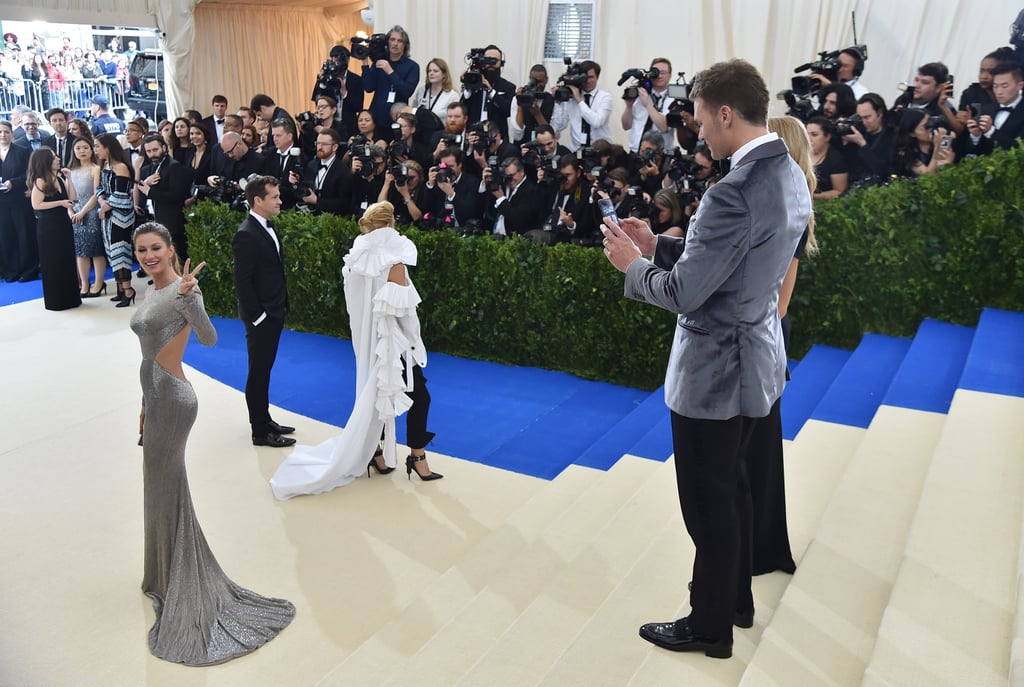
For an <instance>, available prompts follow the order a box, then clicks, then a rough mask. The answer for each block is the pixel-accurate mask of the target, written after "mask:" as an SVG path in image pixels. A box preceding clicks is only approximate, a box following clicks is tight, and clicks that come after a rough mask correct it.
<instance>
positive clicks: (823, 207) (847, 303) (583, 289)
mask: <svg viewBox="0 0 1024 687" xmlns="http://www.w3.org/2000/svg"><path fill="white" fill-rule="evenodd" d="M816 211H817V218H818V229H817V237H818V241H819V243H820V245H821V254H820V255H819V256H817V257H816V258H814V259H805V260H803V261H801V263H800V273H799V277H798V280H797V287H796V292H795V294H794V296H793V303H792V305H791V306H790V313H791V318H792V320H793V334H794V338H793V350H792V351H790V354H791V355H792V356H793V357H801V356H802V355H803V354H804V353H805V352H806V350H807V349H808V348H809V347H810V345H811V344H812V343H827V344H832V345H836V346H842V347H852V346H855V345H856V343H857V341H858V340H859V338H860V336H861V334H863V333H864V332H867V331H871V332H877V333H883V334H892V335H909V334H912V333H913V332H914V330H915V329H916V328H917V325H918V324H919V323H920V321H921V320H922V319H923V318H925V317H933V318H937V319H942V320H946V321H951V322H959V323H963V324H974V323H975V322H976V321H977V318H978V314H979V312H980V310H981V308H982V306H993V307H998V308H1005V309H1010V310H1021V309H1024V147H1019V148H1017V149H1014V150H1012V151H1005V152H999V153H996V154H994V155H992V156H989V157H984V158H978V159H976V160H966V161H964V162H962V163H960V164H959V165H956V166H954V167H949V168H946V169H943V170H942V171H941V172H940V173H939V174H936V175H933V176H929V177H923V178H921V179H918V180H916V181H909V182H898V183H895V184H893V185H891V186H887V187H882V188H873V189H866V190H860V191H854V192H852V193H850V194H849V195H847V196H846V197H844V198H840V199H837V200H833V201H826V202H822V203H818V204H817V205H816ZM242 219H243V217H242V215H241V214H239V213H232V212H230V211H229V210H228V209H227V208H226V207H224V206H221V205H215V204H211V203H208V202H203V203H200V204H199V205H198V206H196V208H195V209H194V212H193V213H192V216H191V219H190V221H189V226H188V232H189V242H190V252H191V253H192V255H194V256H196V259H197V260H198V259H203V260H206V261H207V267H206V269H204V271H203V272H202V274H201V277H202V284H203V291H204V294H205V297H206V302H207V306H208V308H209V310H210V312H211V313H213V314H216V315H222V316H227V317H235V316H236V304H235V294H234V287H233V285H232V279H231V270H232V267H231V237H232V236H233V235H234V232H235V230H236V228H237V227H238V225H239V223H240V222H241V220H242ZM275 226H276V227H277V230H278V232H279V233H280V234H281V236H282V242H283V243H284V246H285V253H286V265H285V268H286V272H287V278H288V289H289V293H290V295H291V301H292V312H291V315H290V316H289V318H288V326H289V327H291V328H294V329H299V330H302V331H309V332H318V333H323V334H330V335H332V336H339V337H348V336H349V328H348V317H347V315H346V311H345V302H344V292H343V287H342V278H341V267H342V256H344V255H345V253H346V252H347V251H348V249H349V247H350V246H351V245H352V241H353V239H354V238H355V236H356V235H357V234H358V233H359V230H358V228H357V226H356V224H355V222H354V221H352V220H350V219H346V218H339V217H333V216H320V217H316V218H313V217H310V216H306V215H297V214H294V213H290V212H289V213H285V214H283V215H282V216H281V217H280V218H279V219H278V220H277V221H276V222H275ZM404 231H406V233H407V235H408V236H409V237H410V238H411V239H412V240H413V241H414V242H415V243H416V245H417V246H418V248H419V264H418V265H417V267H415V268H414V269H413V270H412V274H413V280H414V281H415V283H416V288H417V289H418V290H419V292H420V294H421V296H422V297H423V304H422V305H421V306H420V320H421V322H422V325H423V334H424V340H425V341H426V342H427V347H428V348H429V349H430V350H433V351H439V352H444V353H451V354H453V355H460V356H465V357H471V358H480V359H485V360H493V361H497V362H502V363H506V364H514V365H528V366H534V367H544V368H550V369H557V370H564V371H566V372H571V373H573V374H577V375H580V376H582V377H587V378H592V379H602V380H606V381H609V382H614V383H617V384H626V385H630V386H635V387H641V388H648V389H652V388H655V387H657V386H658V385H659V384H661V381H662V377H663V374H664V368H665V362H666V360H667V357H668V349H669V346H670V345H671V340H672V334H673V330H674V322H675V318H674V317H673V315H671V314H670V313H667V312H664V311H662V310H659V309H657V308H653V307H651V306H647V305H644V304H640V303H635V302H632V301H627V300H626V299H624V298H623V297H622V275H621V274H619V273H618V272H617V271H615V269H614V268H612V267H611V265H609V264H608V262H607V260H605V258H604V255H603V253H602V252H601V251H600V250H596V249H593V248H580V247H577V246H571V245H558V246H553V247H546V246H541V245H537V244H533V243H530V242H527V241H523V240H520V239H510V240H506V241H495V240H492V239H490V238H487V237H477V238H460V237H458V236H456V235H455V234H453V233H451V232H424V231H419V230H416V229H408V230H404Z"/></svg>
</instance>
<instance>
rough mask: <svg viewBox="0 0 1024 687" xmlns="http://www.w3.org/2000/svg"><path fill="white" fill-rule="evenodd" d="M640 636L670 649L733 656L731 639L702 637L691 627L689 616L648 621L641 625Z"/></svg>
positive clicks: (713, 655)
mask: <svg viewBox="0 0 1024 687" xmlns="http://www.w3.org/2000/svg"><path fill="white" fill-rule="evenodd" d="M640 636H641V637H643V638H644V639H646V640H647V641H648V642H650V643H651V644H654V645H655V646H660V647H661V648H662V649H668V650H669V651H703V652H704V655H705V656H710V657H711V658H730V657H732V640H731V639H713V638H711V637H701V636H700V635H696V634H694V633H693V630H691V629H690V622H689V618H680V619H679V620H677V621H675V622H674V623H647V624H646V625H641V626H640Z"/></svg>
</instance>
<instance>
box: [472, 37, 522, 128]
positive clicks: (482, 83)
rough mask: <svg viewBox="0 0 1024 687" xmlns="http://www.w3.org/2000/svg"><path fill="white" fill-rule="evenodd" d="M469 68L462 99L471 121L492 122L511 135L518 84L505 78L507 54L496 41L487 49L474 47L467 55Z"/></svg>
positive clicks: (474, 122)
mask: <svg viewBox="0 0 1024 687" xmlns="http://www.w3.org/2000/svg"><path fill="white" fill-rule="evenodd" d="M466 61H467V62H468V63H469V68H468V69H466V71H464V72H462V76H461V77H460V81H461V82H462V102H464V103H465V104H466V109H467V113H468V115H469V123H470V124H471V125H472V124H476V123H477V122H492V123H494V124H495V125H497V127H498V131H500V132H501V137H502V138H503V139H504V140H506V141H507V140H509V138H508V117H509V114H510V113H511V111H512V99H513V98H514V97H515V94H516V87H515V84H513V83H512V82H511V81H509V80H507V79H505V78H502V76H501V68H502V67H504V66H505V54H504V53H503V52H502V51H501V48H499V47H498V46H496V45H488V46H487V47H486V48H484V49H483V50H480V49H473V50H470V51H469V54H467V55H466Z"/></svg>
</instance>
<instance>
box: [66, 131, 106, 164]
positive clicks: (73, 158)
mask: <svg viewBox="0 0 1024 687" xmlns="http://www.w3.org/2000/svg"><path fill="white" fill-rule="evenodd" d="M79 143H85V144H86V145H88V146H89V160H90V161H91V162H92V163H93V164H94V165H96V164H99V161H98V160H97V159H96V150H95V148H93V142H92V139H91V138H76V139H75V142H74V143H73V144H72V146H71V164H70V165H68V169H78V168H79V167H81V166H82V163H81V162H79V161H78V156H77V155H75V154H74V152H75V146H76V145H78V144H79Z"/></svg>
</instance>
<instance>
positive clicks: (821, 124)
mask: <svg viewBox="0 0 1024 687" xmlns="http://www.w3.org/2000/svg"><path fill="white" fill-rule="evenodd" d="M806 127H807V136H808V138H809V139H810V141H811V158H812V161H813V163H814V175H815V176H816V177H817V178H818V186H817V188H816V189H815V191H814V194H813V196H812V197H813V198H814V199H815V200H824V199H826V198H836V197H838V196H841V195H843V194H844V193H846V189H847V188H848V187H849V185H850V177H849V174H848V172H847V171H846V160H845V159H844V158H843V154H842V153H841V152H840V151H839V149H838V148H836V147H835V146H833V145H831V143H832V134H833V133H834V132H835V127H834V125H833V124H832V122H831V121H829V120H828V119H827V118H825V117H812V118H811V121H809V122H807V124H806Z"/></svg>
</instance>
